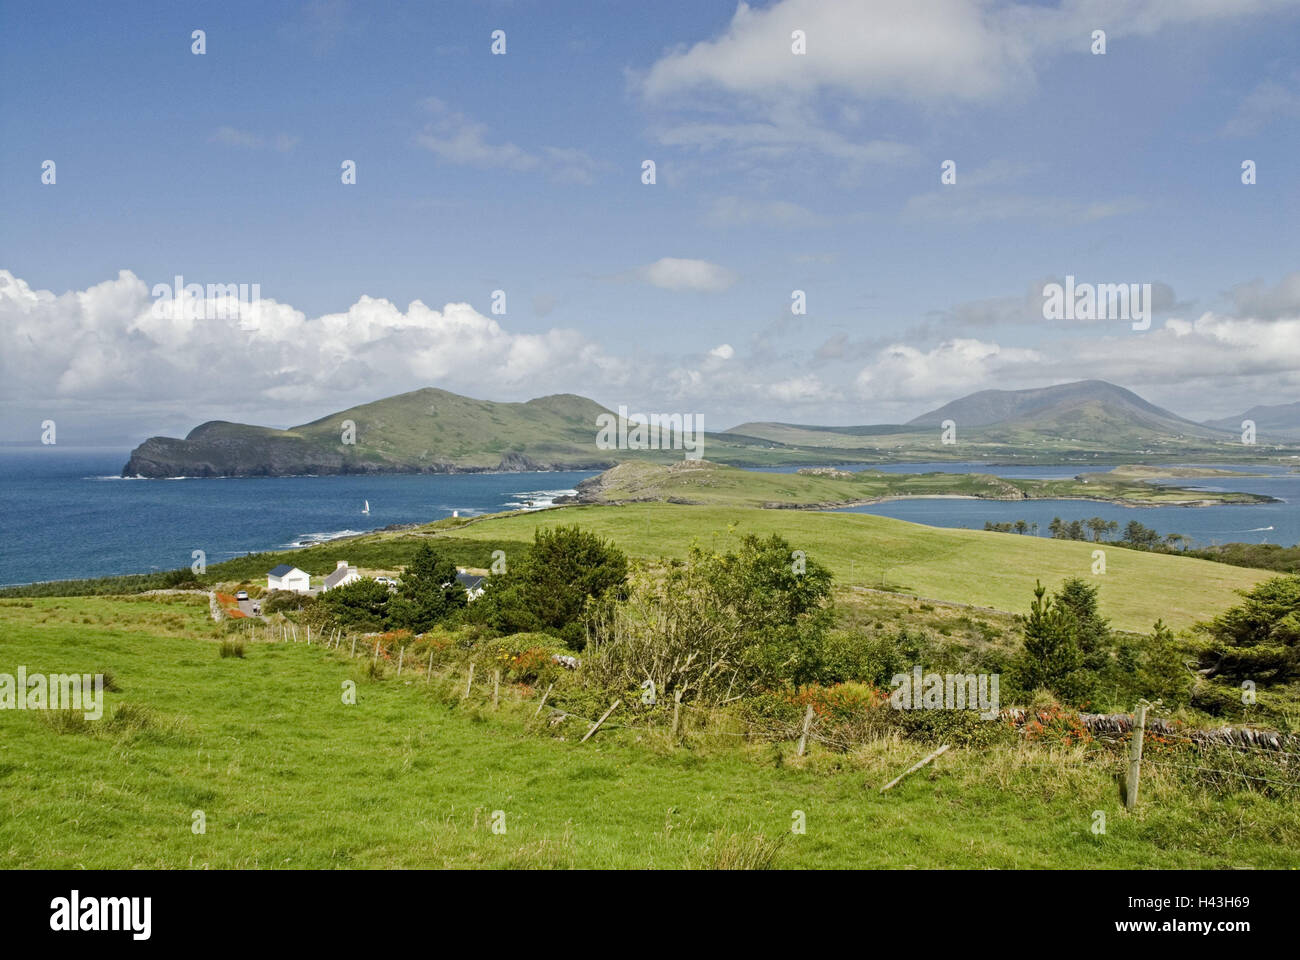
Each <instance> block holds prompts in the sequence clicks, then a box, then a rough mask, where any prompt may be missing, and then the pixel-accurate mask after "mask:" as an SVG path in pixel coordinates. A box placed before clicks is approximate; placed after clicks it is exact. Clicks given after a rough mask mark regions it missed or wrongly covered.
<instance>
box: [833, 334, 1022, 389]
mask: <svg viewBox="0 0 1300 960" xmlns="http://www.w3.org/2000/svg"><path fill="white" fill-rule="evenodd" d="M1042 361H1043V356H1042V354H1040V353H1039V352H1038V351H1036V350H1029V349H1024V348H1019V347H1003V346H1000V345H999V344H996V343H988V342H985V341H982V340H974V339H968V338H961V339H955V340H948V341H946V342H944V343H941V344H939V345H938V346H937V347H935V348H933V349H931V350H928V351H927V350H920V349H918V348H916V347H913V346H909V345H908V344H904V343H896V344H892V345H891V346H888V347H886V348H885V349H884V350H882V351H880V353H879V354H878V355H877V357H876V359H875V360H874V361H873V362H871V363H870V364H868V365H867V366H865V367H863V368H862V370H861V371H859V373H858V377H857V387H858V390H859V392H860V393H861V395H862V396H863V397H864V398H868V399H879V400H886V399H893V400H897V399H927V400H928V399H932V398H934V397H937V396H942V395H947V394H951V395H953V396H955V395H957V394H960V393H962V392H965V391H967V390H973V389H978V388H980V387H981V386H984V385H987V384H988V383H990V382H992V381H993V380H994V379H995V378H999V377H1000V375H1001V374H1002V373H1003V372H1004V371H1007V370H1017V372H1019V370H1018V368H1023V367H1024V366H1026V365H1030V364H1038V363H1041V362H1042Z"/></svg>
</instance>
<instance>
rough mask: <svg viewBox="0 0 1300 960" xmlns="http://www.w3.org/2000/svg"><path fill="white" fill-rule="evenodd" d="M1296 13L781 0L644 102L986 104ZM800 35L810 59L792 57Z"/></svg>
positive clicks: (659, 81) (676, 61)
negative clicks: (1046, 71)
mask: <svg viewBox="0 0 1300 960" xmlns="http://www.w3.org/2000/svg"><path fill="white" fill-rule="evenodd" d="M1292 6H1294V4H1293V2H1292V0H1127V2H1125V3H1115V2H1114V0H1061V2H1060V3H1059V4H1057V5H1056V6H1047V5H1042V4H1037V3H1029V2H1020V3H1009V2H1005V0H874V2H871V3H864V2H861V0H780V2H777V3H774V4H772V5H770V6H767V7H763V8H754V7H751V6H750V5H749V4H748V3H743V2H742V3H740V4H738V5H737V7H736V12H735V14H734V15H733V17H732V19H731V22H730V23H729V24H728V25H727V28H726V29H725V30H724V31H723V33H722V34H721V36H719V37H717V38H715V39H711V40H703V41H700V42H697V43H694V44H689V45H684V46H681V47H678V48H676V49H674V50H672V51H670V52H669V53H667V54H665V55H664V56H663V57H661V58H660V59H659V60H658V61H657V62H656V63H655V64H653V65H652V66H651V67H650V68H649V70H647V71H646V72H645V73H644V75H643V76H641V77H640V78H639V80H640V87H641V91H642V94H643V95H644V96H645V97H646V98H647V99H648V100H650V101H662V100H666V99H670V98H673V97H680V96H682V95H697V94H699V93H707V92H722V93H725V94H728V95H731V96H735V97H755V98H760V99H764V100H769V101H772V102H781V101H787V102H788V101H789V100H790V99H791V98H796V99H804V100H807V99H808V98H810V97H811V96H813V95H815V94H817V93H822V92H831V93H837V94H844V95H850V96H855V97H862V98H893V99H900V100H907V101H925V102H934V103H952V102H957V103H960V102H973V101H988V100H991V99H994V98H997V97H1000V96H1003V95H1006V94H1008V93H1012V92H1015V91H1016V90H1018V89H1022V88H1024V87H1026V86H1028V85H1030V84H1032V83H1033V81H1034V78H1035V66H1036V64H1037V61H1039V60H1041V59H1043V58H1044V57H1046V56H1049V55H1056V54H1062V53H1068V52H1077V53H1080V54H1083V53H1086V52H1087V50H1088V44H1089V42H1090V35H1091V32H1092V30H1094V29H1096V28H1098V27H1101V28H1104V29H1105V30H1106V32H1107V36H1108V38H1110V39H1114V38H1116V37H1124V36H1144V35H1151V34H1154V33H1156V32H1158V31H1160V30H1162V29H1165V28H1166V27H1169V26H1172V25H1175V24H1179V23H1197V22H1212V21H1216V20H1222V19H1228V18H1233V17H1242V16H1252V15H1258V14H1261V13H1265V12H1268V11H1271V10H1281V9H1286V8H1288V7H1292ZM795 30H802V31H804V33H805V35H806V37H807V53H806V54H804V55H802V56H796V55H794V54H792V53H791V33H792V32H793V31H795Z"/></svg>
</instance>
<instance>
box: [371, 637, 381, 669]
mask: <svg viewBox="0 0 1300 960" xmlns="http://www.w3.org/2000/svg"><path fill="white" fill-rule="evenodd" d="M378 662H379V641H378V640H376V641H375V655H374V657H373V658H371V661H370V665H371V666H372V667H373V666H374V665H375V664H377V663H378Z"/></svg>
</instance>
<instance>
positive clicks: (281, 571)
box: [266, 563, 305, 577]
mask: <svg viewBox="0 0 1300 960" xmlns="http://www.w3.org/2000/svg"><path fill="white" fill-rule="evenodd" d="M295 570H298V568H297V567H291V566H289V564H287V563H282V564H280V565H279V566H278V567H272V568H271V569H270V570H269V571H267V574H266V575H267V576H268V577H284V576H287V575H288V574H290V573H293V572H294V571H295ZM298 572H299V573H304V572H305V571H303V570H298Z"/></svg>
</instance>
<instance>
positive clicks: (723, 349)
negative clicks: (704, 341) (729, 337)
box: [709, 343, 736, 360]
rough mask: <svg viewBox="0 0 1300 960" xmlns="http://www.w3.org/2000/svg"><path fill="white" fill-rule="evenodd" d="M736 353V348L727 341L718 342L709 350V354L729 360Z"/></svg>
mask: <svg viewBox="0 0 1300 960" xmlns="http://www.w3.org/2000/svg"><path fill="white" fill-rule="evenodd" d="M735 355H736V350H735V348H734V347H732V345H731V344H729V343H720V344H718V345H717V346H716V347H714V348H713V349H712V350H710V351H709V356H711V357H717V358H718V359H719V360H730V359H731V358H732V357H734V356H735Z"/></svg>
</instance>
